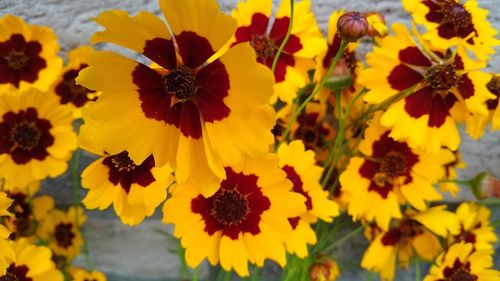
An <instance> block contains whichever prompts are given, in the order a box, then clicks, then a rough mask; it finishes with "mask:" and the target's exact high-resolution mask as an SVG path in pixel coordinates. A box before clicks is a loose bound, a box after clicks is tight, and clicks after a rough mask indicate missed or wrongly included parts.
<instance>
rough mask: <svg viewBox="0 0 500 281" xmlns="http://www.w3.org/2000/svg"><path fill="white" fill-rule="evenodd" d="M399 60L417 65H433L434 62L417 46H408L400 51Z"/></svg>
mask: <svg viewBox="0 0 500 281" xmlns="http://www.w3.org/2000/svg"><path fill="white" fill-rule="evenodd" d="M398 57H399V60H400V61H401V62H404V63H407V64H411V65H417V66H431V65H432V62H431V61H430V60H429V59H428V58H427V57H426V56H425V55H424V54H423V53H422V52H421V51H420V49H419V48H417V47H415V46H410V47H406V48H404V49H402V50H400V51H399V54H398Z"/></svg>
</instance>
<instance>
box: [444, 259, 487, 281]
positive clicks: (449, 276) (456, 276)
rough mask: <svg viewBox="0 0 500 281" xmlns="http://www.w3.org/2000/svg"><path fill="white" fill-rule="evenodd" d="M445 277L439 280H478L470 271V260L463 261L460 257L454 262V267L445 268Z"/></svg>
mask: <svg viewBox="0 0 500 281" xmlns="http://www.w3.org/2000/svg"><path fill="white" fill-rule="evenodd" d="M443 276H444V279H440V280H438V281H476V280H478V277H477V276H476V275H474V274H472V273H471V272H470V262H465V263H462V262H461V261H460V260H459V259H458V258H456V259H455V261H454V262H453V267H446V268H445V269H444V270H443Z"/></svg>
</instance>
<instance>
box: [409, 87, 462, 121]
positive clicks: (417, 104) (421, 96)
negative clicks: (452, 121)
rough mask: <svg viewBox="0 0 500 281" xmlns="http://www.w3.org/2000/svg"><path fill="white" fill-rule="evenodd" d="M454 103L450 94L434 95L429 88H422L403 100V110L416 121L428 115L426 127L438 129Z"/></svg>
mask: <svg viewBox="0 0 500 281" xmlns="http://www.w3.org/2000/svg"><path fill="white" fill-rule="evenodd" d="M464 89H465V88H464ZM455 102H457V98H456V97H455V96H454V95H453V94H452V93H447V94H445V95H441V94H435V93H434V92H433V91H432V89H431V87H424V88H422V89H420V90H418V91H416V92H415V93H413V94H411V95H409V96H408V97H406V98H405V107H404V108H405V111H406V113H408V115H410V116H411V117H413V118H416V119H417V118H420V117H422V116H424V115H428V116H429V122H428V123H427V125H428V126H429V127H433V128H439V127H441V126H443V124H444V123H445V122H446V117H448V116H449V115H450V109H451V108H452V107H453V105H454V104H455Z"/></svg>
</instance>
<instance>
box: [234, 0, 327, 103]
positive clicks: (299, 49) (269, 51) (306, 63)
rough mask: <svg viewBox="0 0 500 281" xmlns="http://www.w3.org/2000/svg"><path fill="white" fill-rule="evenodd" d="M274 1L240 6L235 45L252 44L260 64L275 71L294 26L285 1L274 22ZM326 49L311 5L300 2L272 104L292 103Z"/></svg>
mask: <svg viewBox="0 0 500 281" xmlns="http://www.w3.org/2000/svg"><path fill="white" fill-rule="evenodd" d="M271 12H272V1H271V0H264V1H262V0H248V1H246V2H239V3H238V7H237V8H236V9H235V10H233V11H232V13H231V14H232V16H233V17H235V18H236V19H237V20H238V28H237V29H236V33H235V35H234V41H235V43H234V44H238V43H241V42H249V43H250V45H251V46H252V47H253V48H254V50H255V53H256V54H257V60H258V62H260V63H261V64H264V65H266V66H267V67H268V68H271V67H272V64H273V61H274V58H275V56H276V53H277V51H278V49H279V47H280V45H281V43H282V42H283V40H284V38H285V35H286V33H287V30H288V24H289V23H290V1H282V2H281V5H280V6H279V7H278V10H277V11H276V15H275V16H274V21H271V20H270V19H271V18H272V16H271ZM324 49H325V40H324V39H323V37H322V35H321V31H320V30H319V27H318V24H317V23H316V20H315V18H314V14H313V13H312V12H311V1H310V0H303V1H300V2H297V3H296V4H295V8H294V15H293V26H292V31H291V34H290V38H289V39H288V41H287V43H286V45H285V48H284V49H283V52H282V53H281V55H280V57H279V58H278V62H277V64H276V69H275V71H274V81H275V86H274V91H275V95H274V96H273V99H272V102H273V103H274V102H275V101H276V98H277V97H279V98H280V100H281V101H283V102H285V103H288V104H290V103H292V102H293V99H294V98H295V96H296V93H297V90H298V89H299V88H301V87H303V86H304V85H305V84H306V83H307V70H309V69H310V68H313V67H314V65H313V61H312V59H313V58H314V57H315V56H316V55H318V54H319V53H320V52H322V51H323V50H324Z"/></svg>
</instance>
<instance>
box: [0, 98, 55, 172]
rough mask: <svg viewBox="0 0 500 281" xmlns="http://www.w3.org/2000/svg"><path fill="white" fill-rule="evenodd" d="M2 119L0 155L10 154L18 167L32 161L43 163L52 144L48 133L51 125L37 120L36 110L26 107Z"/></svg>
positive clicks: (44, 120) (48, 122) (52, 138)
mask: <svg viewBox="0 0 500 281" xmlns="http://www.w3.org/2000/svg"><path fill="white" fill-rule="evenodd" d="M2 118H3V121H1V122H0V154H3V153H7V154H10V156H11V157H12V160H13V161H14V163H16V164H19V165H23V164H26V163H28V162H29V161H31V160H32V159H36V160H39V161H43V160H44V159H45V158H46V157H47V156H48V155H49V153H48V152H47V148H48V147H49V146H51V145H52V144H53V143H54V137H53V136H52V134H51V133H50V129H51V128H52V124H51V123H50V121H49V120H46V119H42V118H39V117H38V111H37V110H36V108H33V107H28V108H27V109H26V110H20V111H19V112H17V113H14V112H12V111H9V112H7V113H5V114H4V115H3V116H2ZM15 128H18V129H17V130H15ZM15 132H17V134H16V133H15ZM15 136H17V138H16V137H15Z"/></svg>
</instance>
